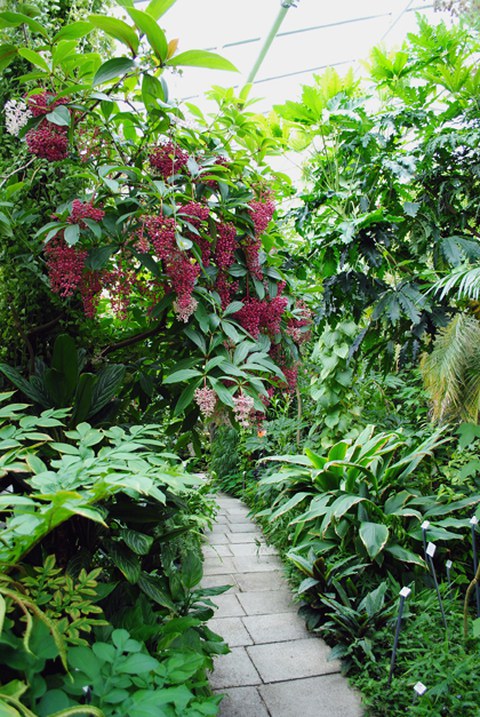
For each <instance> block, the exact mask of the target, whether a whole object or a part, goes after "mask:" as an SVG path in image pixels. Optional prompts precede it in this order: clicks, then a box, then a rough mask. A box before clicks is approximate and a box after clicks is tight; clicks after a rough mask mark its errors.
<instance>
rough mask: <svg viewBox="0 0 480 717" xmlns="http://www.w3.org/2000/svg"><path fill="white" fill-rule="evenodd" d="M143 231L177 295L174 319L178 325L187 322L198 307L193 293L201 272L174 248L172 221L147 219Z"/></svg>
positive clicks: (183, 254) (170, 219)
mask: <svg viewBox="0 0 480 717" xmlns="http://www.w3.org/2000/svg"><path fill="white" fill-rule="evenodd" d="M144 228H145V229H146V232H147V235H148V236H149V238H150V241H151V243H152V246H153V248H154V250H155V252H156V254H157V256H158V257H159V258H160V259H161V260H162V262H163V268H164V271H165V274H167V276H168V279H169V281H170V284H171V287H172V289H173V291H174V292H175V293H176V295H177V298H176V307H177V308H176V311H177V316H178V318H179V319H180V320H181V321H185V322H186V321H188V318H189V317H190V316H191V314H192V313H193V312H194V311H195V309H196V307H197V304H196V303H194V302H195V300H194V299H193V298H192V292H193V289H194V287H195V283H196V281H197V277H198V275H199V274H200V271H201V269H200V266H199V265H198V264H196V263H194V262H192V261H191V259H190V257H189V255H188V254H186V253H185V252H184V251H182V250H181V249H179V247H178V246H177V243H176V240H175V231H176V224H175V220H174V219H172V218H171V217H164V216H163V215H162V214H159V215H158V216H155V217H146V218H145V219H144ZM142 237H143V234H142Z"/></svg>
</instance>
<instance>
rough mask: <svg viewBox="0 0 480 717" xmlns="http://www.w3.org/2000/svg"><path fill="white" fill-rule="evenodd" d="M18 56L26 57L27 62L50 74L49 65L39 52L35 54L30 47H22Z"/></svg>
mask: <svg viewBox="0 0 480 717" xmlns="http://www.w3.org/2000/svg"><path fill="white" fill-rule="evenodd" d="M18 54H19V55H20V57H24V58H25V59H26V60H28V61H29V62H31V63H32V65H36V66H37V67H40V68H41V69H42V70H45V72H50V67H49V65H48V64H47V62H46V61H45V60H44V58H43V57H42V56H41V55H40V54H39V53H38V52H35V51H34V50H31V49H30V48H28V47H20V48H19V50H18Z"/></svg>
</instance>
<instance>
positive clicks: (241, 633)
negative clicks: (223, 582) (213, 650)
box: [208, 598, 253, 647]
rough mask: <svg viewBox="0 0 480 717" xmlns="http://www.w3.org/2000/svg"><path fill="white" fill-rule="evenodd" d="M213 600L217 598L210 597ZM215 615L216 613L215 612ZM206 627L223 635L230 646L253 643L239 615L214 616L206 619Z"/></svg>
mask: <svg viewBox="0 0 480 717" xmlns="http://www.w3.org/2000/svg"><path fill="white" fill-rule="evenodd" d="M212 600H213V602H216V601H217V598H212ZM215 615H218V613H217V612H216V613H215ZM208 627H209V628H210V630H213V632H217V633H218V634H219V635H221V636H222V637H223V639H224V640H225V642H226V643H227V645H229V646H230V647H240V646H241V645H253V640H252V638H251V637H250V635H249V633H248V631H247V629H246V627H245V625H244V624H243V622H242V618H241V617H220V618H217V617H214V618H212V619H211V620H209V621H208Z"/></svg>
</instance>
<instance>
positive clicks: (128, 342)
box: [100, 321, 165, 356]
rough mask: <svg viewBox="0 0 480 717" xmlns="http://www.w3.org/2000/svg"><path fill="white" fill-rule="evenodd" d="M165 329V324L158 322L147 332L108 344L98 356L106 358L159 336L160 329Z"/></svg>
mask: <svg viewBox="0 0 480 717" xmlns="http://www.w3.org/2000/svg"><path fill="white" fill-rule="evenodd" d="M164 328H165V322H163V321H162V322H160V323H159V324H157V326H154V327H153V328H152V329H148V331H142V332H141V333H139V334H134V335H133V336H129V337H128V338H126V339H122V340H121V341H117V343H115V344H109V345H108V346H105V347H104V348H103V349H102V350H101V351H100V356H106V355H107V354H110V353H112V352H113V351H118V350H119V349H124V348H126V347H127V346H132V344H137V343H139V341H143V340H144V339H148V338H150V336H155V334H159V333H160V331H162V329H164Z"/></svg>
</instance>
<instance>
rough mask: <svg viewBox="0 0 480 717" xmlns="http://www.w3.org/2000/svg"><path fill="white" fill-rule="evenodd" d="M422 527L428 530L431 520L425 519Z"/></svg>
mask: <svg viewBox="0 0 480 717" xmlns="http://www.w3.org/2000/svg"><path fill="white" fill-rule="evenodd" d="M420 527H421V528H422V530H428V529H429V527H430V521H429V520H424V521H423V523H422V525H421V526H420Z"/></svg>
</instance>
